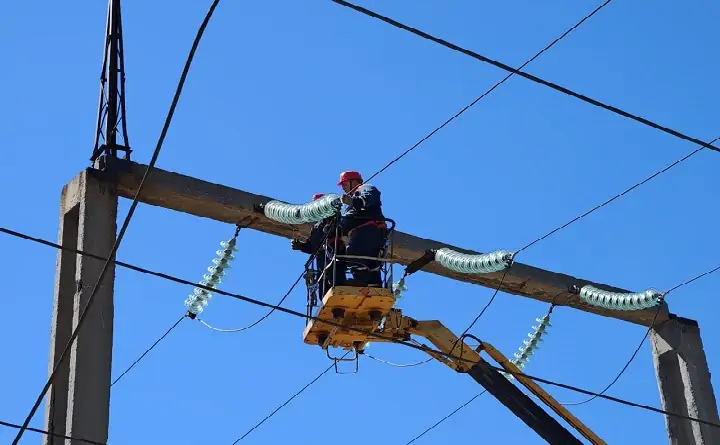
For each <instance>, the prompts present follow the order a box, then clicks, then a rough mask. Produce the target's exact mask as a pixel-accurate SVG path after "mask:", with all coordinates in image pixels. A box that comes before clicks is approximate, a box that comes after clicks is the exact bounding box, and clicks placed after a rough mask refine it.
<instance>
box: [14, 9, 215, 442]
mask: <svg viewBox="0 0 720 445" xmlns="http://www.w3.org/2000/svg"><path fill="white" fill-rule="evenodd" d="M218 3H220V0H213V2H212V4H211V5H210V8H209V9H208V11H207V13H206V15H205V18H204V20H203V22H202V24H201V25H200V28H199V29H198V32H197V34H196V36H195V40H194V41H193V44H192V47H191V48H190V53H189V54H188V58H187V60H186V62H185V66H184V68H183V71H182V74H181V76H180V80H179V82H178V85H177V89H176V91H175V95H174V96H173V99H172V103H171V104H170V109H169V110H168V114H167V116H166V118H165V123H164V124H163V128H162V131H161V133H160V137H159V138H158V141H157V145H156V147H155V150H154V151H153V155H152V158H151V159H150V162H149V164H148V166H147V169H146V170H145V173H144V175H143V177H142V179H141V181H140V184H139V185H138V189H137V191H136V193H135V197H134V198H133V200H132V203H131V204H130V209H129V210H128V213H127V216H126V217H125V220H124V221H123V224H122V226H121V228H120V231H119V233H118V235H117V238H116V239H115V242H114V243H113V247H112V249H111V250H110V254H109V255H108V259H107V260H106V261H105V263H104V264H103V268H102V270H101V271H100V275H99V277H98V279H97V281H96V283H95V285H94V286H93V289H92V292H91V293H90V296H89V297H88V300H87V303H86V304H85V306H84V307H83V309H82V311H81V312H80V313H81V315H80V318H79V320H78V323H77V325H76V326H75V329H74V330H73V332H72V334H71V335H70V339H69V340H68V343H67V345H66V346H65V349H63V351H62V352H61V353H60V356H59V357H58V359H57V361H56V363H55V365H54V367H53V370H52V371H51V372H50V376H49V377H48V379H47V383H45V385H44V386H43V389H42V391H41V392H40V394H39V395H38V397H37V399H36V400H35V403H34V404H33V406H32V408H31V409H30V412H29V413H28V415H27V416H26V418H25V420H24V421H23V424H22V426H21V428H20V430H19V431H18V433H17V435H16V436H15V439H13V441H12V445H17V444H18V442H20V439H21V438H22V435H23V433H24V432H25V430H26V429H27V426H28V424H29V423H30V421H31V420H32V418H33V416H34V415H35V413H36V412H37V410H38V408H39V407H40V404H41V403H42V401H43V398H44V397H45V394H46V393H47V391H48V389H50V386H51V385H52V382H53V380H54V379H55V376H56V375H57V373H58V370H59V369H60V364H61V363H62V361H63V360H64V359H65V357H66V356H67V354H68V352H69V351H70V347H71V346H72V344H73V343H74V342H75V339H76V338H77V336H78V333H79V332H80V329H81V328H82V326H83V324H84V322H85V320H87V315H88V312H89V309H90V308H91V307H92V304H93V303H94V301H95V296H96V295H97V292H98V289H99V288H100V283H101V282H102V280H103V278H104V277H105V275H106V274H107V272H108V270H109V267H110V264H112V260H113V259H114V258H115V255H116V254H117V250H118V248H119V247H120V243H121V242H122V239H123V237H124V236H125V232H126V231H127V228H128V226H129V225H130V221H131V219H132V217H133V215H134V214H135V209H136V208H137V205H138V203H139V202H140V199H139V198H140V193H141V192H142V190H143V188H144V186H145V182H146V180H147V178H148V176H149V175H150V173H151V172H152V170H153V168H154V167H155V163H156V162H157V159H158V157H159V156H160V151H161V150H162V146H163V142H164V141H165V137H166V135H167V132H168V130H169V128H170V122H171V121H172V118H173V115H174V114H175V108H176V107H177V104H178V102H179V100H180V95H181V94H182V90H183V86H184V85H185V79H186V78H187V75H188V72H189V71H190V65H191V64H192V61H193V58H194V56H195V51H196V50H197V48H198V46H199V44H200V40H201V38H202V36H203V34H204V32H205V28H206V27H207V25H208V23H209V21H210V18H211V17H212V15H213V12H214V11H215V8H216V7H217V5H218Z"/></svg>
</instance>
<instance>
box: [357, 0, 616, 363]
mask: <svg viewBox="0 0 720 445" xmlns="http://www.w3.org/2000/svg"><path fill="white" fill-rule="evenodd" d="M611 1H612V0H605V1H604V2H603V3H601V4H600V5H599V6H597V7H596V8H595V9H593V10H592V11H591V12H590V13H589V14H587V15H585V16H584V17H583V18H582V19H580V21H578V22H577V23H575V24H574V25H573V26H571V27H570V28H568V29H567V30H566V31H565V32H564V33H562V34H561V35H560V36H559V37H557V38H556V39H555V40H553V41H552V42H550V43H549V44H548V45H546V46H545V47H544V48H542V49H541V50H540V51H538V52H537V53H535V55H533V56H532V57H530V58H529V59H528V60H526V61H525V62H524V63H523V64H522V65H520V67H519V68H518V70H521V69H523V68H525V67H526V66H527V65H529V64H530V63H532V62H533V61H535V59H537V58H538V57H540V56H541V55H542V54H543V53H545V52H546V51H548V50H549V49H550V48H552V47H553V46H555V44H557V43H558V42H560V41H561V40H562V39H564V38H565V37H566V36H568V35H569V34H570V33H571V32H572V31H574V30H576V29H577V28H578V27H580V25H582V24H583V23H585V22H586V21H587V20H588V19H590V18H591V17H592V16H594V15H595V14H597V13H598V12H600V10H601V9H603V8H604V7H605V6H607V5H608V4H609V3H610V2H611ZM515 74H516V73H515V72H510V73H509V74H508V75H506V76H505V77H504V78H503V79H501V80H500V81H498V82H496V83H495V84H494V85H493V86H492V87H490V89H488V90H487V91H485V92H484V93H483V94H481V95H480V96H478V97H477V98H475V100H473V101H472V102H470V104H468V105H467V106H465V107H464V108H463V109H461V110H460V111H459V112H457V113H456V114H454V115H453V116H451V117H450V118H449V119H447V120H445V122H443V123H442V124H441V125H440V126H439V127H437V128H435V129H434V130H433V131H431V132H430V133H429V134H428V135H427V136H425V137H423V138H422V139H420V140H419V141H418V142H417V143H415V145H413V146H412V147H410V148H409V149H407V150H405V151H404V152H403V153H401V154H400V155H399V156H398V157H396V158H395V159H393V160H392V161H390V162H389V163H387V164H386V165H385V166H384V167H383V168H381V169H380V170H378V171H377V172H375V173H373V174H372V175H371V176H370V177H369V178H368V179H367V180H366V181H370V180H371V179H373V178H374V177H376V176H377V175H379V174H380V173H382V172H383V171H385V170H386V169H387V168H388V167H390V166H391V165H392V164H394V163H395V162H397V161H399V160H400V159H402V158H403V157H404V156H405V155H407V154H408V153H410V152H411V151H413V150H414V149H415V148H417V147H418V146H419V145H420V144H422V143H423V142H425V141H426V140H428V139H429V138H431V137H432V136H433V135H434V134H435V133H437V132H438V131H440V130H441V129H443V128H444V127H445V126H446V125H447V124H449V123H450V122H452V121H453V120H455V118H457V117H459V116H460V115H461V114H463V113H464V112H465V111H467V110H468V109H470V108H471V107H473V106H474V105H475V104H476V103H478V102H479V101H480V100H481V99H483V98H484V97H486V96H487V95H489V94H490V93H492V92H493V91H494V90H495V89H496V88H497V87H499V86H500V85H502V84H503V83H505V81H507V80H508V79H510V78H511V77H512V76H514V75H515ZM510 267H512V265H511V266H510ZM508 271H509V268H507V269H506V270H505V273H504V274H503V277H502V279H501V280H500V284H499V286H498V287H497V289H495V292H494V293H493V295H492V297H490V300H489V301H488V302H487V304H486V305H485V306H484V307H483V308H482V310H481V311H480V314H479V315H478V316H477V317H476V318H475V320H473V322H472V323H471V324H470V326H469V327H468V328H467V329H466V330H465V332H463V335H464V334H466V333H467V332H468V331H469V330H470V329H471V328H472V327H473V326H474V325H475V323H476V322H477V321H478V320H479V319H480V317H482V315H483V314H484V313H485V311H486V310H487V309H488V307H490V305H491V304H492V303H493V301H495V297H496V296H497V294H498V292H499V291H500V288H502V283H503V280H504V279H505V276H506V275H507V273H508ZM460 338H462V335H461V336H460ZM368 357H370V358H371V359H373V360H377V361H379V362H385V361H383V360H381V359H377V358H375V357H372V356H370V355H368ZM429 361H432V358H430V359H428V360H424V361H421V362H417V363H412V364H408V365H404V366H403V365H395V364H393V363H390V362H386V363H387V364H389V365H391V366H397V367H410V366H419V365H422V364H424V363H428V362H429Z"/></svg>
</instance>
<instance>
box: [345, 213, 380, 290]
mask: <svg viewBox="0 0 720 445" xmlns="http://www.w3.org/2000/svg"><path fill="white" fill-rule="evenodd" d="M385 237H386V234H385V229H382V228H380V227H377V226H375V225H371V226H365V227H358V228H357V229H355V230H353V231H351V233H350V239H349V242H348V245H347V249H346V250H347V255H358V256H369V257H374V258H377V257H379V256H380V252H381V251H382V248H383V246H384V245H385ZM347 262H348V269H350V272H351V273H352V276H353V279H354V280H355V281H357V282H358V284H360V285H362V286H366V285H371V284H374V285H378V286H382V273H381V271H380V269H379V267H380V265H381V263H380V261H377V260H366V259H359V258H348V260H347ZM373 269H378V270H373Z"/></svg>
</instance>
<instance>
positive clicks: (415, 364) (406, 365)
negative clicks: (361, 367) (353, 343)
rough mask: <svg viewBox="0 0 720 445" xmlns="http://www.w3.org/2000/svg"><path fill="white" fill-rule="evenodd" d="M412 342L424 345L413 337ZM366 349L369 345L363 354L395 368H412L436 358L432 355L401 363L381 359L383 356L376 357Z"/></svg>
mask: <svg viewBox="0 0 720 445" xmlns="http://www.w3.org/2000/svg"><path fill="white" fill-rule="evenodd" d="M410 342H412V343H414V344H416V345H421V346H422V344H421V343H420V342H418V341H417V340H415V339H412V338H411V339H410ZM369 345H370V344H369V343H368V346H369ZM365 351H367V346H366V347H365V350H364V351H363V355H364V356H366V357H367V358H369V359H371V360H374V361H376V362H378V363H382V364H383V365H388V366H392V367H393V368H412V367H413V366H420V365H423V364H425V363H428V362H431V361H433V360H435V358H434V357H432V356H431V357H430V358H428V359H425V360H421V361H419V362H414V363H405V364H399V363H393V362H391V361H388V360H383V359H381V358H377V357H374V356H372V355H370V354H368V353H367V352H365Z"/></svg>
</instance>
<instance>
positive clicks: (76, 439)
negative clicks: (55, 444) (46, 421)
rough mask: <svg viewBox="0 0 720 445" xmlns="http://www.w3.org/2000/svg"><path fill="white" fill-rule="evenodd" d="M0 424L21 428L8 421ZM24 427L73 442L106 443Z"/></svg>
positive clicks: (97, 444)
mask: <svg viewBox="0 0 720 445" xmlns="http://www.w3.org/2000/svg"><path fill="white" fill-rule="evenodd" d="M0 425H2V426H6V427H8V428H15V429H21V428H22V425H18V424H15V423H10V422H3V421H2V420H0ZM25 429H26V430H28V431H32V432H33V433H40V434H44V435H45V436H52V437H57V438H58V439H69V440H72V441H73V442H85V443H89V444H92V445H107V444H106V443H105V442H96V441H94V440H89V439H82V438H80V437H74V436H66V435H64V434H57V433H51V432H50V431H45V430H41V429H38V428H32V427H25Z"/></svg>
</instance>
